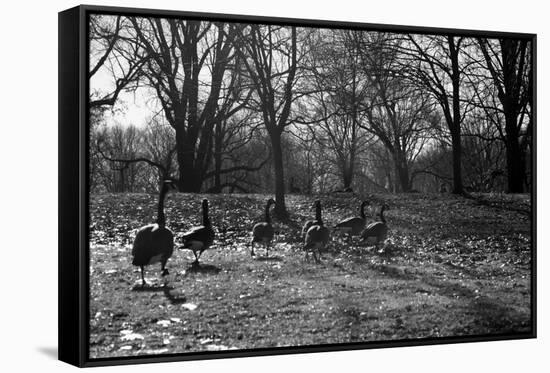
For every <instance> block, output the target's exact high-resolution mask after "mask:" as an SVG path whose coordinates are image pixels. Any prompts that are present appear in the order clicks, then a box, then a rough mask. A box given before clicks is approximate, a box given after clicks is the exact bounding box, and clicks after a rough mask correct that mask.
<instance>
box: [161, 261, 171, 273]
mask: <svg viewBox="0 0 550 373" xmlns="http://www.w3.org/2000/svg"><path fill="white" fill-rule="evenodd" d="M167 261H168V260H163V261H162V262H161V272H160V275H161V276H162V277H164V276H167V275H169V274H170V272H168V270H167V269H166V262H167Z"/></svg>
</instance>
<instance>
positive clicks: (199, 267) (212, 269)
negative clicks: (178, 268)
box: [185, 263, 221, 276]
mask: <svg viewBox="0 0 550 373" xmlns="http://www.w3.org/2000/svg"><path fill="white" fill-rule="evenodd" d="M220 271H221V269H220V268H219V267H216V266H215V265H212V264H200V263H192V264H191V265H190V266H189V267H188V268H187V269H186V270H185V276H187V275H189V274H204V275H217V274H218V273H220Z"/></svg>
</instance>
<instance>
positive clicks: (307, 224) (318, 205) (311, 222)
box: [302, 200, 321, 239]
mask: <svg viewBox="0 0 550 373" xmlns="http://www.w3.org/2000/svg"><path fill="white" fill-rule="evenodd" d="M313 207H315V211H317V208H318V209H319V211H321V201H319V200H317V201H315V204H314V205H313ZM315 224H317V219H315V220H308V221H306V222H305V223H304V226H303V228H302V237H303V238H304V239H305V238H306V233H307V231H308V230H309V228H310V227H311V226H312V225H315Z"/></svg>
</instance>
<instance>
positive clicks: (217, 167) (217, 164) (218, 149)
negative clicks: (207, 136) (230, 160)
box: [213, 121, 222, 193]
mask: <svg viewBox="0 0 550 373" xmlns="http://www.w3.org/2000/svg"><path fill="white" fill-rule="evenodd" d="M215 132H216V136H215V140H214V141H215V142H214V189H213V192H214V193H221V192H222V187H221V185H222V181H221V174H220V171H221V169H222V122H221V121H218V122H217V123H216V128H215Z"/></svg>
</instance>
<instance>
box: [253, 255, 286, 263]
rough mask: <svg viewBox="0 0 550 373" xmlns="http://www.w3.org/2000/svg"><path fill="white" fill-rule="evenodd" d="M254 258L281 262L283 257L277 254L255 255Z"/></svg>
mask: <svg viewBox="0 0 550 373" xmlns="http://www.w3.org/2000/svg"><path fill="white" fill-rule="evenodd" d="M254 260H256V261H258V262H282V261H283V258H281V257H280V256H278V255H275V256H257V257H255V258H254Z"/></svg>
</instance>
